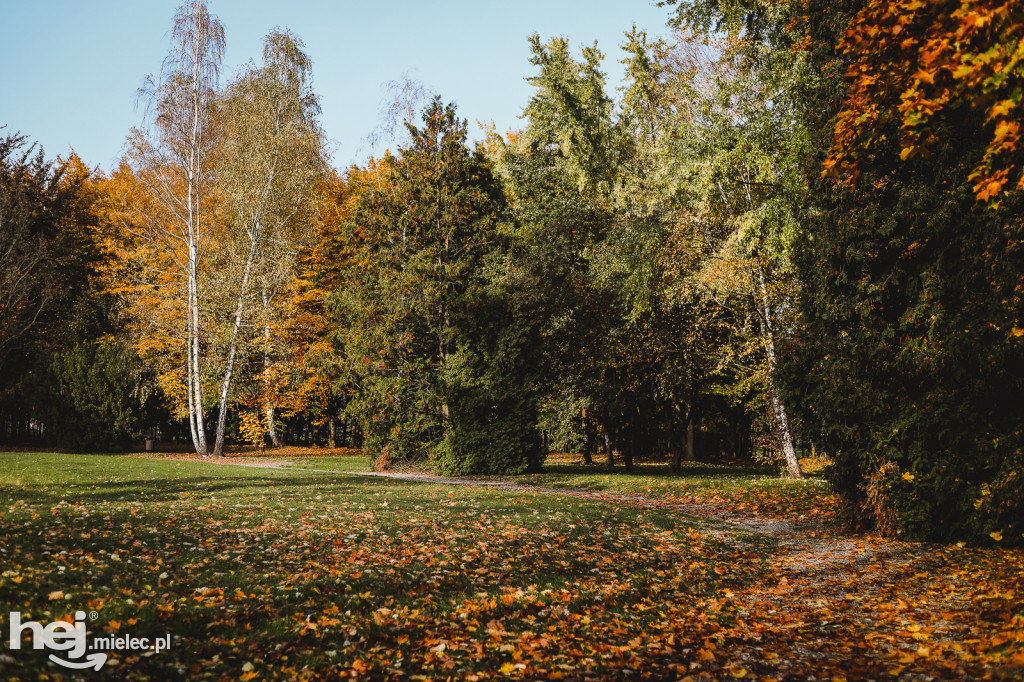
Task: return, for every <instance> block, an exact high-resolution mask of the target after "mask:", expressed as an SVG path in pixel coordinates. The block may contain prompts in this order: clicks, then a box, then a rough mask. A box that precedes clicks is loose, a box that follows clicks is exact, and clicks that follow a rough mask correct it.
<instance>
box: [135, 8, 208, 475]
mask: <svg viewBox="0 0 1024 682" xmlns="http://www.w3.org/2000/svg"><path fill="white" fill-rule="evenodd" d="M223 54H224V27H223V26H222V25H221V23H220V21H219V20H218V19H217V18H216V17H214V16H213V15H211V14H210V12H209V10H208V9H207V6H206V2H205V0H190V1H189V2H186V3H185V4H183V5H181V6H180V7H179V8H178V10H177V12H176V13H175V15H174V26H173V28H172V30H171V47H170V50H169V51H168V54H167V57H165V59H164V62H163V65H162V66H161V69H160V72H159V74H158V75H157V76H155V77H153V76H151V77H149V78H147V81H146V86H145V87H144V88H143V89H142V90H141V91H140V98H141V100H142V101H144V102H145V103H146V111H147V113H148V114H150V117H149V119H148V123H149V125H148V127H146V128H137V129H134V130H133V131H132V133H131V135H130V136H129V140H128V144H129V150H128V155H127V158H128V160H129V163H130V164H131V166H132V169H133V171H134V174H135V177H136V179H137V180H138V182H139V183H140V184H141V187H142V188H143V190H144V192H145V195H146V197H145V200H146V202H147V207H146V209H147V210H143V211H138V212H136V220H135V221H133V223H132V224H131V225H130V227H128V229H129V230H131V231H133V232H135V233H136V236H137V237H139V238H141V239H142V240H144V241H145V242H147V243H149V244H150V245H151V247H152V248H153V249H155V250H156V251H158V252H160V253H161V254H162V255H163V256H164V257H165V258H166V259H167V261H168V264H169V265H171V266H172V267H174V269H175V279H179V278H180V281H179V285H180V286H181V287H182V288H183V289H184V297H183V299H184V308H183V311H182V313H183V316H184V318H185V319H184V323H185V324H184V328H185V334H184V337H185V338H184V340H185V349H184V351H185V352H184V363H185V372H184V374H185V387H186V393H187V399H188V417H189V427H190V430H191V433H192V442H193V445H194V447H195V450H196V452H197V453H198V454H200V455H203V456H205V455H206V454H207V452H208V448H207V442H206V428H205V423H204V419H203V407H204V403H203V375H204V357H203V333H202V331H203V330H202V325H203V320H202V318H201V310H200V308H201V305H200V296H201V283H200V271H201V263H202V260H203V257H204V255H205V251H206V248H207V245H208V241H209V234H208V230H207V229H206V228H207V225H206V222H207V221H208V210H209V209H208V207H207V205H206V202H207V199H208V198H209V195H210V193H211V177H210V163H211V152H212V150H213V148H214V145H215V143H216V130H215V126H214V115H215V107H214V102H215V96H216V91H217V88H218V81H219V78H220V68H221V59H222V57H223Z"/></svg>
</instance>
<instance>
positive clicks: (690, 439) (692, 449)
mask: <svg viewBox="0 0 1024 682" xmlns="http://www.w3.org/2000/svg"><path fill="white" fill-rule="evenodd" d="M693 421H694V420H693V406H692V405H691V406H690V409H688V410H687V411H686V461H687V462H696V461H697V447H696V445H695V444H694V438H695V433H694V432H695V429H694V424H693Z"/></svg>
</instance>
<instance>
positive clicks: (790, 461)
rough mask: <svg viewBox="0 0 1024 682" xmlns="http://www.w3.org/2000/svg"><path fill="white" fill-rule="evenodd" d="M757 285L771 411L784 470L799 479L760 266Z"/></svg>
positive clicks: (801, 474) (798, 468)
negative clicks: (779, 384)
mask: <svg viewBox="0 0 1024 682" xmlns="http://www.w3.org/2000/svg"><path fill="white" fill-rule="evenodd" d="M757 284H758V287H759V288H760V290H761V305H762V309H763V311H764V315H763V317H762V319H761V331H762V336H763V337H764V346H765V352H766V353H767V355H768V394H769V396H770V399H771V402H772V411H773V412H774V413H775V419H776V422H777V426H778V428H779V436H780V438H781V440H782V453H783V455H784V456H785V458H786V470H787V471H788V472H789V477H790V478H794V479H801V478H803V477H804V474H803V471H801V470H800V461H799V460H798V459H797V456H796V450H795V449H794V448H793V435H792V432H791V431H790V428H789V415H787V414H786V406H785V405H784V404H783V403H782V399H781V398H780V397H779V391H778V387H777V386H776V384H775V335H774V333H773V329H772V318H771V307H770V306H769V305H768V288H767V287H766V286H765V283H764V272H763V271H762V269H761V264H760V263H758V265H757Z"/></svg>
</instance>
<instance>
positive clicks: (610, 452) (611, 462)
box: [601, 428, 615, 469]
mask: <svg viewBox="0 0 1024 682" xmlns="http://www.w3.org/2000/svg"><path fill="white" fill-rule="evenodd" d="M601 430H602V431H603V432H604V452H605V454H606V455H607V456H608V468H609V469H614V468H615V449H614V446H613V444H612V438H611V436H610V435H609V434H608V429H607V428H602V429H601Z"/></svg>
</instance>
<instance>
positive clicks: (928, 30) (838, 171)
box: [824, 0, 1024, 201]
mask: <svg viewBox="0 0 1024 682" xmlns="http://www.w3.org/2000/svg"><path fill="white" fill-rule="evenodd" d="M1022 36H1024V4H1022V3H1021V2H1019V0H935V1H931V2H925V1H924V0H871V2H870V3H869V4H868V6H867V7H866V8H865V9H864V10H863V11H862V12H861V13H860V14H859V15H857V17H856V18H855V19H854V21H853V23H852V24H851V26H850V28H849V29H848V30H847V32H846V35H845V37H844V39H843V42H842V43H841V45H840V49H841V50H842V51H843V52H844V53H845V54H846V55H848V56H849V57H852V58H853V62H852V63H851V65H850V67H849V69H848V71H847V74H846V76H847V78H848V79H849V81H850V83H851V88H850V93H849V96H848V98H847V100H846V102H845V104H844V106H843V110H842V111H841V112H840V114H839V117H838V120H837V123H836V129H835V136H834V139H833V146H832V149H831V155H830V156H829V158H828V159H827V160H826V161H825V163H824V168H825V170H824V174H826V175H832V176H836V177H840V178H842V179H844V180H847V181H854V180H856V178H857V175H858V169H857V164H858V159H859V158H861V157H863V156H865V155H867V154H869V153H870V152H871V150H872V147H874V146H875V145H877V144H879V143H881V142H883V141H884V140H885V137H886V130H887V128H888V126H889V124H891V123H895V122H898V123H899V143H900V149H901V151H900V158H901V159H903V160H907V159H911V158H913V157H915V156H917V155H920V154H925V153H927V151H928V148H929V146H930V145H932V144H933V143H934V142H936V141H937V137H936V132H937V124H938V122H939V121H940V120H941V119H942V118H943V117H951V116H952V115H953V114H954V112H957V113H960V112H963V114H962V115H965V118H964V119H963V120H965V121H966V124H967V125H968V126H972V127H983V128H984V129H985V130H986V131H987V132H986V133H985V135H986V137H987V138H988V143H987V146H986V149H985V154H984V157H983V159H982V160H981V162H980V163H979V164H978V165H977V167H976V168H975V169H974V171H973V173H972V174H971V176H970V179H971V180H972V181H973V182H974V183H975V184H974V190H975V192H976V194H977V198H978V199H979V200H980V201H989V200H992V199H994V198H995V197H997V196H998V195H1000V194H1001V193H1005V192H1009V191H1013V190H1014V189H1016V190H1024V173H1022V169H1024V147H1022V145H1021V144H1020V142H1021V124H1020V119H1021V110H1022V106H1021V105H1022V101H1021V100H1022V90H1024V41H1022V40H1021V37H1022Z"/></svg>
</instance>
